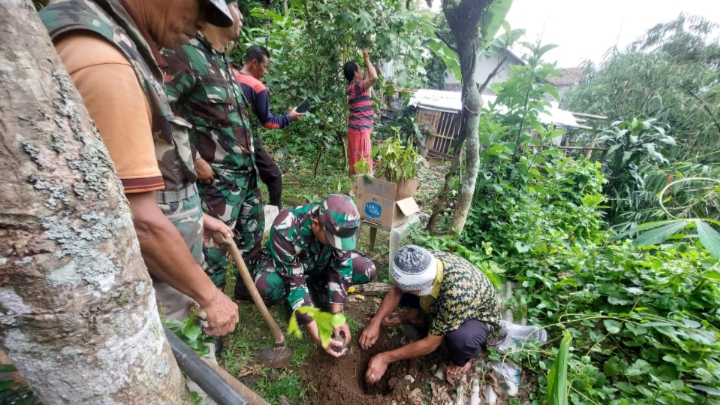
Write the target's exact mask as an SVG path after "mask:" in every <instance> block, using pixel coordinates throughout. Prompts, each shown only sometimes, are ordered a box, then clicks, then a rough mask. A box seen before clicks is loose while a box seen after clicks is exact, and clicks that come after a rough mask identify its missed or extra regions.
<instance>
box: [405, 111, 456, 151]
mask: <svg viewBox="0 0 720 405" xmlns="http://www.w3.org/2000/svg"><path fill="white" fill-rule="evenodd" d="M415 122H416V123H417V124H418V127H419V128H420V130H421V131H423V133H424V134H425V138H426V139H425V148H427V150H428V155H431V156H440V157H445V158H447V157H449V156H450V147H451V146H452V144H453V141H454V140H455V138H456V137H457V135H458V131H459V130H460V115H459V114H455V113H450V112H442V111H434V110H426V109H424V108H419V109H418V112H417V115H416V116H415Z"/></svg>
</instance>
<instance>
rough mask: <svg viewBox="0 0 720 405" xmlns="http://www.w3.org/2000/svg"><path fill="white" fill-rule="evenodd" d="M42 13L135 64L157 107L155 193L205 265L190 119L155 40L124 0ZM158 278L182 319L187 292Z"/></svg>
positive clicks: (55, 32) (58, 28)
mask: <svg viewBox="0 0 720 405" xmlns="http://www.w3.org/2000/svg"><path fill="white" fill-rule="evenodd" d="M40 17H41V19H42V22H43V24H45V26H46V27H47V29H48V32H49V34H50V36H51V38H53V39H57V38H58V37H59V36H61V35H63V34H65V33H68V32H70V31H76V30H80V31H90V32H93V33H96V34H98V35H100V36H101V37H103V38H105V39H106V40H107V41H109V42H111V43H113V44H114V45H116V46H117V47H118V49H119V50H120V51H121V52H122V53H123V54H124V55H125V57H126V58H127V59H128V61H130V63H131V64H132V66H133V70H134V71H135V75H136V76H137V78H138V81H139V82H140V85H141V86H142V88H143V91H144V93H145V96H146V98H147V101H148V104H149V106H150V110H151V113H152V137H153V141H154V144H155V155H156V157H157V161H158V166H159V168H160V172H161V173H162V177H163V180H164V182H165V191H159V192H157V193H156V195H157V201H158V206H159V207H160V210H161V211H162V212H163V214H164V215H165V216H166V217H167V218H168V219H170V221H171V222H172V223H173V224H174V225H175V226H176V227H177V228H178V230H179V231H180V234H181V235H182V237H183V239H184V240H185V243H186V244H187V246H188V248H189V249H190V252H191V253H192V255H193V257H194V258H195V261H196V262H197V264H198V265H201V266H203V265H204V257H203V254H202V248H203V222H202V220H203V215H202V211H201V209H200V199H199V196H198V193H197V188H196V186H195V181H196V180H197V175H196V173H195V168H194V166H193V163H192V162H193V160H192V152H191V147H190V141H189V138H188V130H189V129H190V128H191V125H190V124H189V123H188V122H187V121H185V120H184V119H182V118H180V117H177V116H175V115H174V114H173V113H172V111H171V109H170V105H169V104H168V100H167V98H166V95H165V90H164V88H163V85H162V81H163V75H162V72H161V70H160V67H159V66H158V62H157V61H156V60H155V57H154V56H153V51H155V53H157V48H155V44H154V42H153V41H152V39H150V38H148V37H145V36H143V34H142V31H141V30H140V29H139V28H138V26H137V24H136V22H135V21H134V20H133V18H132V16H131V15H130V14H129V13H128V11H127V10H126V9H125V8H124V7H123V5H122V3H121V1H120V0H55V1H52V2H51V3H50V4H49V5H48V6H47V7H45V8H44V9H43V10H42V11H41V12H40ZM153 283H154V285H155V286H156V291H157V294H156V296H157V297H158V300H161V301H163V302H164V303H165V304H168V303H169V302H173V304H172V305H174V307H168V308H167V310H166V314H167V315H168V316H170V317H173V318H176V319H182V318H185V317H186V316H187V315H188V314H189V312H188V305H187V304H188V301H190V299H189V298H188V297H187V296H185V295H183V294H181V293H180V292H179V291H177V290H175V289H173V288H172V287H169V286H168V285H167V284H165V283H163V282H162V281H160V280H157V279H156V278H154V277H153ZM161 291H162V294H161ZM162 297H168V298H167V300H166V299H165V298H162ZM166 306H168V305H166Z"/></svg>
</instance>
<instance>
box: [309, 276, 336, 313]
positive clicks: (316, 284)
mask: <svg viewBox="0 0 720 405" xmlns="http://www.w3.org/2000/svg"><path fill="white" fill-rule="evenodd" d="M305 280H306V281H305V283H306V285H307V288H308V291H310V298H311V299H312V301H313V304H315V307H317V308H319V309H320V310H321V311H324V312H330V297H329V296H328V290H327V288H328V287H327V285H328V283H327V280H322V279H321V278H320V277H307V278H306V279H305Z"/></svg>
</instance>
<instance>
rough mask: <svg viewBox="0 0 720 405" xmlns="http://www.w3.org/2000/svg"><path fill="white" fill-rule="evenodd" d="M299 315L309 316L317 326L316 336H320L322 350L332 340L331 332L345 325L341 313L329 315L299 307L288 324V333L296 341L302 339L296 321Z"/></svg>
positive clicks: (311, 308) (316, 309) (314, 309)
mask: <svg viewBox="0 0 720 405" xmlns="http://www.w3.org/2000/svg"><path fill="white" fill-rule="evenodd" d="M298 312H299V313H301V314H304V315H307V316H309V317H310V318H311V319H312V320H313V321H315V323H317V326H318V334H319V335H320V344H321V345H322V347H323V349H327V347H328V346H329V345H330V339H332V338H333V332H334V331H335V328H337V327H339V326H342V325H343V324H345V315H344V314H342V313H337V314H331V313H328V312H323V311H321V310H319V309H318V308H313V307H300V308H298V309H297V310H296V311H295V312H294V313H293V315H292V316H291V317H290V322H289V323H288V333H289V334H291V335H293V336H295V337H296V338H297V339H300V338H302V331H301V330H300V326H299V325H298V321H297V313H298Z"/></svg>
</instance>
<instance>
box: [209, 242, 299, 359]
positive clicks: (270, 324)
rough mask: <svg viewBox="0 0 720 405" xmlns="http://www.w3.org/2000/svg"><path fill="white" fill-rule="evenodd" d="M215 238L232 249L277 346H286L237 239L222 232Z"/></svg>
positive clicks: (243, 279) (241, 275) (234, 259)
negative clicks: (236, 241)
mask: <svg viewBox="0 0 720 405" xmlns="http://www.w3.org/2000/svg"><path fill="white" fill-rule="evenodd" d="M213 239H215V242H217V243H222V244H224V245H225V246H227V247H228V249H229V250H230V255H231V256H232V259H233V261H234V262H235V265H236V266H237V268H238V271H239V272H240V277H241V278H242V281H243V282H244V283H245V286H246V287H247V289H248V291H249V292H250V296H251V297H252V299H253V302H255V306H257V308H258V309H259V310H260V313H261V314H262V317H263V319H265V323H266V324H267V326H268V327H269V328H270V331H271V332H272V334H273V338H275V347H285V335H283V333H282V330H280V326H278V324H277V322H275V319H273V317H272V315H270V311H268V309H267V307H266V306H265V303H264V302H263V300H262V298H261V297H260V293H259V292H258V290H257V288H256V287H255V281H253V279H252V276H251V275H250V271H249V270H248V268H247V266H246V265H245V260H243V258H242V255H241V254H240V250H239V249H238V248H237V245H235V241H234V240H232V238H225V237H224V236H223V235H222V234H221V233H220V232H215V233H214V234H213ZM237 282H238V283H239V282H240V280H238V281H237Z"/></svg>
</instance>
